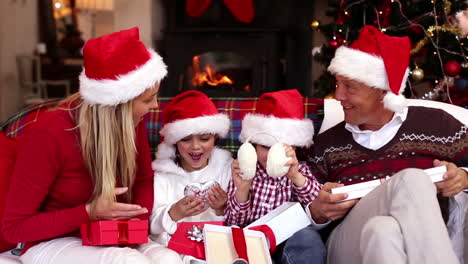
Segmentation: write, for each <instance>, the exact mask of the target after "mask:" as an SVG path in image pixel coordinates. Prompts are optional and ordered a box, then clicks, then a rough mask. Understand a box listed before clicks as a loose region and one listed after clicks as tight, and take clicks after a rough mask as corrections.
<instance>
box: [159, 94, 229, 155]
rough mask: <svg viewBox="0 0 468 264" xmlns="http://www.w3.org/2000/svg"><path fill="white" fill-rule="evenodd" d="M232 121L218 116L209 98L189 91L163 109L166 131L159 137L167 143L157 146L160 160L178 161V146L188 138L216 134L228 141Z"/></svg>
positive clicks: (175, 98)
mask: <svg viewBox="0 0 468 264" xmlns="http://www.w3.org/2000/svg"><path fill="white" fill-rule="evenodd" d="M229 126H230V121H229V118H228V116H227V115H226V114H222V113H219V112H218V109H216V106H215V104H214V103H213V102H212V101H211V100H210V98H208V96H206V94H204V93H202V92H199V91H195V90H189V91H186V92H183V93H181V94H179V95H177V96H176V97H174V98H172V99H171V101H170V102H169V104H168V105H167V106H166V107H165V108H164V109H163V127H162V129H161V131H160V132H159V134H160V135H161V136H163V137H164V140H163V142H162V143H161V144H159V146H158V151H157V153H156V158H157V159H167V158H174V157H175V151H176V149H175V146H174V145H175V144H176V143H177V142H178V141H179V140H181V139H183V138H184V137H186V136H190V135H196V134H216V135H218V136H219V137H222V138H224V137H226V135H227V133H228V132H229Z"/></svg>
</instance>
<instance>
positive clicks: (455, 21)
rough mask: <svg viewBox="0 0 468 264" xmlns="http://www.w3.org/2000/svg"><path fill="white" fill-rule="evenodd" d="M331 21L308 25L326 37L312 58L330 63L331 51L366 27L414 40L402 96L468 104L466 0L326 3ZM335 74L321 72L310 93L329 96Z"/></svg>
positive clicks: (316, 21) (345, 0)
mask: <svg viewBox="0 0 468 264" xmlns="http://www.w3.org/2000/svg"><path fill="white" fill-rule="evenodd" d="M328 7H329V9H328V10H327V16H331V17H333V18H334V21H333V22H332V23H329V24H323V25H322V24H320V21H318V20H315V21H312V23H311V28H313V29H314V30H318V31H320V32H321V33H322V34H324V35H325V36H326V38H327V39H328V43H326V44H324V45H323V46H322V47H321V48H314V49H313V55H314V59H315V60H316V61H318V62H320V63H322V64H324V65H325V66H328V65H329V63H330V61H331V59H332V58H333V56H334V53H335V50H336V49H337V48H338V47H339V46H341V45H349V44H350V43H352V42H353V41H354V40H355V39H356V38H357V36H358V33H359V31H360V29H361V28H362V27H363V26H364V25H374V26H375V27H377V28H379V29H380V30H381V31H382V32H385V34H387V35H390V36H408V37H409V38H410V40H411V43H412V50H411V58H410V77H409V78H408V83H407V85H406V87H407V88H406V90H405V93H404V95H405V96H406V97H408V98H419V99H429V100H438V101H443V102H448V103H452V104H456V105H460V106H463V107H465V108H466V107H468V50H467V48H468V39H467V34H468V10H467V9H466V8H467V2H466V1H465V0H462V1H460V0H453V1H449V0H432V1H431V0H413V1H411V0H409V1H404V0H380V1H377V0H338V1H329V4H328ZM334 87H335V84H334V78H333V76H331V75H330V74H329V73H328V72H324V73H323V74H322V75H321V76H320V78H319V79H318V80H317V81H315V83H314V91H315V92H314V96H316V97H324V96H327V95H331V94H332V93H333V89H334Z"/></svg>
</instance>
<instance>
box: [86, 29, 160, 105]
mask: <svg viewBox="0 0 468 264" xmlns="http://www.w3.org/2000/svg"><path fill="white" fill-rule="evenodd" d="M139 35H140V34H139V30H138V28H137V27H134V28H131V29H127V30H122V31H119V32H115V33H112V34H109V35H105V36H102V37H98V38H95V39H90V40H89V41H88V42H86V45H85V46H84V48H83V58H84V69H83V72H82V73H81V74H80V94H81V96H82V97H83V99H84V100H85V101H86V102H88V103H89V104H100V105H107V106H112V105H118V104H122V103H126V102H128V101H130V100H132V99H134V98H136V97H138V96H139V95H140V94H142V93H143V92H144V91H145V90H146V89H149V88H152V87H153V86H154V85H155V84H156V83H158V82H160V81H161V80H162V79H163V78H164V77H165V76H166V74H167V69H166V68H167V66H166V64H164V62H163V60H162V58H161V56H159V55H158V54H157V53H156V52H155V51H154V50H152V49H147V48H146V47H145V45H144V44H143V42H141V41H140V37H139Z"/></svg>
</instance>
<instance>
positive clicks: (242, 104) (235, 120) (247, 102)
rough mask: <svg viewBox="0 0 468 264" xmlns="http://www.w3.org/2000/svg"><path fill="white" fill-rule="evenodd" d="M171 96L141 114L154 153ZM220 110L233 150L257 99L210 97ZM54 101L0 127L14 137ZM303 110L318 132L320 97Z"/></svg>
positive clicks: (308, 101)
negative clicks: (227, 124)
mask: <svg viewBox="0 0 468 264" xmlns="http://www.w3.org/2000/svg"><path fill="white" fill-rule="evenodd" d="M170 99H171V98H167V97H162V98H159V108H158V109H154V110H152V111H151V112H150V113H148V114H147V115H146V116H145V117H144V121H145V122H146V128H147V129H148V139H149V143H150V147H151V151H152V153H153V154H154V153H155V151H156V148H157V146H158V144H159V140H160V139H159V133H158V131H159V130H160V129H161V125H162V124H161V122H162V110H163V109H164V107H165V106H166V105H167V104H168V103H169V101H170ZM211 99H212V100H213V102H214V103H215V105H216V107H217V108H218V110H219V111H220V112H224V113H226V114H227V115H228V116H229V118H230V119H231V129H230V130H229V133H228V135H227V137H226V138H225V139H222V140H220V142H219V145H220V147H222V148H224V149H226V150H229V151H231V152H232V153H236V152H237V149H238V148H239V146H240V142H239V141H238V137H239V134H240V130H241V121H242V118H243V117H244V116H245V115H246V114H247V113H250V112H253V111H254V110H255V107H256V104H257V99H258V98H224V97H223V98H221V97H217V98H211ZM57 103H58V100H54V101H47V102H45V103H42V104H39V105H35V106H31V107H28V108H25V109H23V110H21V111H19V112H18V113H16V114H15V115H13V116H12V117H11V118H9V119H8V120H6V121H5V122H4V123H3V124H2V125H1V126H0V129H1V130H2V131H3V132H5V134H6V135H7V136H9V137H12V138H14V137H17V136H20V135H22V134H23V133H25V132H26V131H28V129H29V128H30V127H31V124H33V123H34V122H35V121H37V120H38V119H39V118H40V115H41V113H42V112H44V111H46V110H47V109H49V108H50V107H53V106H55V105H56V104H57ZM304 112H305V115H306V117H307V118H310V119H312V120H313V122H314V127H315V134H317V133H318V131H319V129H320V125H321V124H322V120H323V99H322V98H304Z"/></svg>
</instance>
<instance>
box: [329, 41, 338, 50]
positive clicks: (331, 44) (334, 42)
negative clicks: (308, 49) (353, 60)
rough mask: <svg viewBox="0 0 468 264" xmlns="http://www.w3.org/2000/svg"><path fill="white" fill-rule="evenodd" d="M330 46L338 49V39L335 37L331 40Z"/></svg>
mask: <svg viewBox="0 0 468 264" xmlns="http://www.w3.org/2000/svg"><path fill="white" fill-rule="evenodd" d="M328 46H330V48H333V49H336V48H338V41H337V40H335V39H332V40H330V42H329V43H328Z"/></svg>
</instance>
